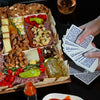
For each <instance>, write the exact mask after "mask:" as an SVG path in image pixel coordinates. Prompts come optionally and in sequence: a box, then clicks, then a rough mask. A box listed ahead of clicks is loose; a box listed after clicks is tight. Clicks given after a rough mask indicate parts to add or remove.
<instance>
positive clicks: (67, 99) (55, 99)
mask: <svg viewBox="0 0 100 100" xmlns="http://www.w3.org/2000/svg"><path fill="white" fill-rule="evenodd" d="M49 100H71V98H70V96H66V97H65V98H64V99H57V98H52V99H49Z"/></svg>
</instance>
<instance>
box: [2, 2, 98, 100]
mask: <svg viewBox="0 0 100 100" xmlns="http://www.w3.org/2000/svg"><path fill="white" fill-rule="evenodd" d="M0 1H4V0H0ZM5 1H7V4H8V5H12V4H13V3H14V1H15V0H12V1H13V2H12V3H11V2H10V3H9V1H10V0H5ZM19 1H20V2H22V1H25V0H16V1H15V2H19ZM29 1H31V0H29ZM33 1H34V0H33ZM35 1H36V0H35ZM42 3H44V4H45V5H46V6H48V7H49V8H50V9H51V11H52V14H53V16H54V19H55V21H56V28H57V32H58V34H59V37H60V39H62V36H63V35H64V34H65V32H66V29H67V28H69V27H70V25H71V24H75V25H77V26H80V25H82V24H85V23H87V22H89V21H91V20H93V19H95V18H96V17H98V16H99V15H100V5H99V0H93V1H92V0H77V7H76V10H75V11H74V13H72V14H70V15H67V16H63V15H61V14H60V13H59V12H58V10H57V8H56V0H47V1H45V0H43V1H42ZM3 5H5V4H3ZM94 43H95V44H96V46H97V47H98V48H100V35H99V36H97V37H95V39H94ZM64 56H65V59H68V60H69V61H71V59H69V58H68V57H67V56H66V55H65V54H64ZM71 80H72V82H71V83H66V84H61V85H55V86H49V87H44V88H38V89H37V96H38V100H42V98H43V97H44V96H45V95H46V94H49V93H65V94H73V95H77V96H80V97H81V98H83V99H84V100H97V98H100V77H98V78H97V79H95V80H94V81H93V82H92V83H91V84H90V85H86V84H84V83H82V82H81V81H80V80H78V79H77V78H75V77H74V76H71ZM0 100H26V98H25V96H24V94H23V91H19V92H15V93H8V94H0Z"/></svg>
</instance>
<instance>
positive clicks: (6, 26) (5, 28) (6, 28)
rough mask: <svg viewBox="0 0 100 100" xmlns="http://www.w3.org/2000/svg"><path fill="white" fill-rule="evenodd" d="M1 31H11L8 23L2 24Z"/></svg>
mask: <svg viewBox="0 0 100 100" xmlns="http://www.w3.org/2000/svg"><path fill="white" fill-rule="evenodd" d="M1 31H2V33H5V32H9V27H8V25H2V26H1Z"/></svg>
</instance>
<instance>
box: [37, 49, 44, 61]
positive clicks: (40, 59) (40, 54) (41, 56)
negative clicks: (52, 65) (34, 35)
mask: <svg viewBox="0 0 100 100" xmlns="http://www.w3.org/2000/svg"><path fill="white" fill-rule="evenodd" d="M37 51H38V54H39V62H40V63H43V55H42V51H41V48H37Z"/></svg>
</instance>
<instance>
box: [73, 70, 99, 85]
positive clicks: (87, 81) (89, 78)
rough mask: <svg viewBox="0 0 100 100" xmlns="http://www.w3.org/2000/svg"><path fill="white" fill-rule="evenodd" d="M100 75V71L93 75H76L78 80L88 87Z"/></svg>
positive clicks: (89, 73)
mask: <svg viewBox="0 0 100 100" xmlns="http://www.w3.org/2000/svg"><path fill="white" fill-rule="evenodd" d="M99 75H100V71H95V72H93V73H91V72H87V73H80V74H74V76H75V77H76V78H78V79H79V80H81V81H82V82H84V83H85V84H87V85H89V84H90V83H92V82H93V81H94V80H95V79H96V78H97V77H98V76H99Z"/></svg>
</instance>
